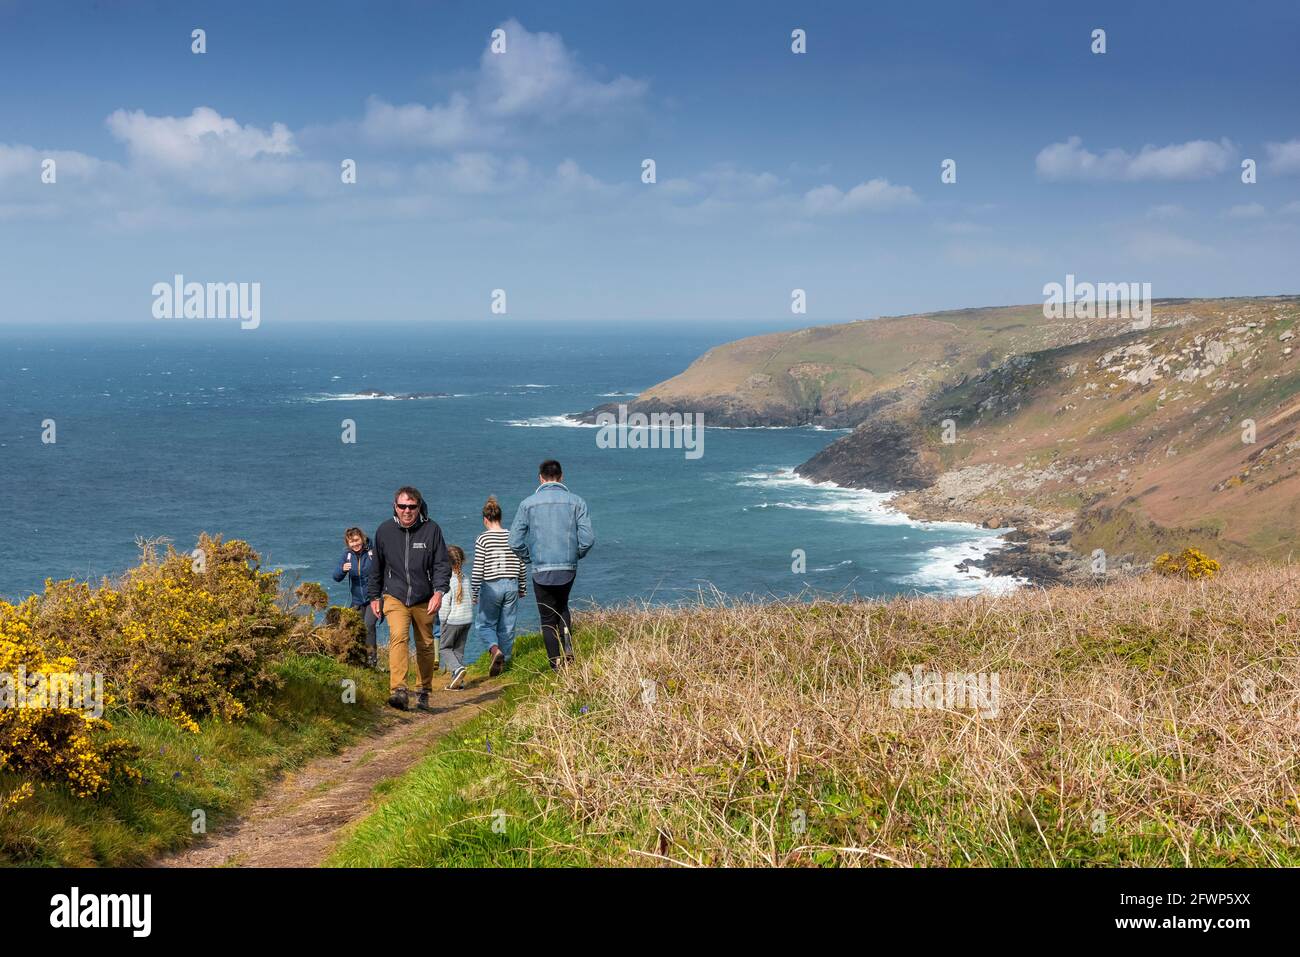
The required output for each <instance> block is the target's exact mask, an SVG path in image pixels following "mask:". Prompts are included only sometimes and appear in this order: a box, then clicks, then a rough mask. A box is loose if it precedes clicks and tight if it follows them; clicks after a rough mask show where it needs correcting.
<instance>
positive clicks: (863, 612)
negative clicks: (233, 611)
mask: <svg viewBox="0 0 1300 957" xmlns="http://www.w3.org/2000/svg"><path fill="white" fill-rule="evenodd" d="M578 641H579V648H580V650H581V651H583V652H584V655H583V657H582V658H581V659H580V661H579V664H578V666H577V667H576V668H574V669H572V670H571V671H569V672H568V673H566V674H564V675H561V676H560V677H559V678H552V677H550V676H549V675H544V674H539V676H538V678H537V680H536V681H534V682H532V683H531V684H530V685H529V686H528V687H527V688H524V689H520V691H519V694H518V695H517V697H516V698H515V699H513V700H512V701H511V702H510V703H509V705H508V706H507V707H505V708H503V709H501V710H500V711H498V712H497V713H495V714H493V715H492V716H490V717H485V718H484V719H481V721H480V723H479V724H478V725H476V726H475V727H473V728H472V729H469V730H468V731H467V732H466V733H465V734H463V735H458V736H455V739H454V740H448V741H446V742H444V744H443V746H442V747H441V748H439V749H438V750H437V751H436V752H435V753H433V754H432V755H431V756H430V758H429V759H428V761H427V762H426V763H425V764H424V765H423V766H421V767H419V768H417V769H415V770H414V771H413V772H412V773H411V774H409V775H408V776H407V777H405V778H403V779H401V780H400V781H398V782H396V784H395V785H394V786H393V787H392V788H391V789H389V790H388V792H387V800H386V803H385V806H384V807H383V808H382V809H381V810H380V811H379V812H377V813H376V814H375V815H374V816H372V817H371V818H370V819H368V820H367V821H366V822H364V823H363V824H362V825H361V827H359V828H358V829H357V830H356V832H354V834H353V836H352V839H351V840H350V841H348V842H347V843H346V844H345V845H344V846H343V847H342V848H341V849H340V851H339V853H338V855H337V856H336V858H335V860H334V863H336V864H401V865H410V866H426V865H445V864H462V865H463V864H492V865H525V864H546V865H574V864H580V865H587V864H620V865H638V864H640V865H650V866H654V865H663V864H676V865H687V866H689V865H777V866H863V865H883V866H916V865H950V866H1000V865H1014V866H1020V865H1041V866H1078V865H1146V866H1198V865H1208V866H1218V865H1296V864H1300V856H1297V848H1300V825H1298V822H1300V812H1298V808H1300V805H1298V803H1297V801H1298V798H1297V793H1298V792H1297V785H1300V763H1298V759H1297V757H1296V755H1297V753H1298V748H1300V726H1298V725H1297V724H1296V722H1295V720H1294V715H1295V709H1296V706H1297V703H1298V701H1300V699H1298V698H1297V694H1298V689H1297V686H1296V683H1295V680H1294V679H1295V676H1294V674H1293V670H1294V662H1295V660H1296V657H1297V655H1298V654H1300V574H1298V573H1297V570H1296V569H1295V568H1294V567H1285V568H1281V569H1277V568H1269V569H1266V570H1251V569H1236V570H1231V569H1230V570H1229V571H1228V572H1226V573H1223V574H1222V576H1221V577H1219V578H1215V579H1213V580H1210V581H1186V580H1181V579H1175V578H1165V577H1160V576H1155V575H1147V576H1143V577H1139V578H1133V579H1129V580H1127V581H1125V582H1122V583H1117V584H1111V585H1108V586H1106V587H1104V588H1078V589H1064V590H1061V589H1053V590H1026V591H1023V592H1019V593H1016V594H1012V595H1009V596H1003V597H999V598H985V597H982V598H963V599H955V600H953V599H949V600H940V599H930V598H917V599H895V600H892V601H888V602H857V603H850V604H841V603H820V602H818V603H814V604H811V605H793V604H792V605H780V604H778V605H769V606H752V605H736V606H730V607H713V608H706V607H699V608H691V609H678V610H673V609H663V608H659V609H648V610H629V611H608V612H601V613H596V614H592V615H587V616H584V618H583V621H582V623H581V626H580V629H579V634H578ZM929 673H936V674H937V675H939V676H941V678H943V679H952V678H953V677H954V676H955V675H957V674H976V673H978V674H982V675H984V676H985V677H986V678H988V677H989V676H990V675H993V674H996V675H997V678H998V685H997V688H998V691H997V696H996V698H993V699H992V701H993V703H994V704H995V707H993V708H991V709H984V710H983V711H981V709H979V708H972V707H968V706H964V705H962V704H961V703H960V702H953V701H951V700H950V701H947V702H938V705H939V706H931V705H933V704H935V702H933V701H929V700H928V699H926V698H921V697H920V696H919V695H918V697H917V698H916V699H913V700H911V701H909V700H904V699H900V698H899V697H898V695H897V691H898V689H899V687H900V677H901V676H908V677H909V678H910V677H912V676H914V675H918V674H919V675H925V674H929ZM909 704H915V705H917V706H914V707H909V706H907V705H909ZM949 705H951V706H949ZM489 745H490V748H489ZM494 825H495V826H494Z"/></svg>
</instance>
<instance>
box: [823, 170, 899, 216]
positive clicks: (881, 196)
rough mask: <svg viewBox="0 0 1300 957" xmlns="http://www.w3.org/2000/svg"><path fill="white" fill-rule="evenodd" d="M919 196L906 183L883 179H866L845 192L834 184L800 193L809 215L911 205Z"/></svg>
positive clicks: (869, 210) (868, 210) (870, 210)
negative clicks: (899, 183) (896, 183)
mask: <svg viewBox="0 0 1300 957" xmlns="http://www.w3.org/2000/svg"><path fill="white" fill-rule="evenodd" d="M919 202H920V198H919V197H918V196H917V195H916V193H914V192H913V191H912V187H910V186H897V185H895V184H893V183H891V182H890V181H889V180H887V179H881V178H876V179H869V180H867V181H866V182H865V183H859V184H858V185H857V186H854V187H853V188H852V189H850V190H849V191H848V192H847V193H845V192H842V191H841V190H840V189H839V188H838V187H835V186H818V187H817V188H816V189H810V190H808V192H806V193H805V194H804V197H803V205H804V210H805V211H806V212H808V213H810V214H812V215H836V214H844V213H856V212H876V211H880V210H885V209H895V208H898V207H900V206H912V205H915V204H916V203H919Z"/></svg>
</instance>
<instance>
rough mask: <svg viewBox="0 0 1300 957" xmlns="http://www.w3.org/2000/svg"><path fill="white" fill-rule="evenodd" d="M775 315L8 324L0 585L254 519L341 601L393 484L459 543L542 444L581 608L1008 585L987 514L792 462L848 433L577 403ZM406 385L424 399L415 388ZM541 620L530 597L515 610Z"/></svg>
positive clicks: (634, 389) (269, 560) (467, 539)
mask: <svg viewBox="0 0 1300 957" xmlns="http://www.w3.org/2000/svg"><path fill="white" fill-rule="evenodd" d="M777 328H783V326H781V325H780V324H777V323H770V322H769V323H758V322H755V323H737V322H705V321H702V322H694V323H685V322H666V323H655V322H617V323H615V322H613V321H610V322H577V321H551V322H534V323H531V324H526V323H522V322H517V321H515V322H512V321H510V320H509V319H508V318H506V317H494V318H493V319H491V320H483V321H479V322H468V321H467V322H443V323H422V322H417V321H360V320H358V321H356V322H352V323H341V322H339V323H320V324H316V323H311V322H298V323H293V324H289V323H286V324H282V325H275V324H273V323H264V324H263V325H261V326H260V327H258V328H256V329H241V328H240V327H239V325H238V323H237V322H221V321H211V320H208V321H203V320H197V321H196V320H159V321H156V322H153V323H149V324H130V323H120V324H119V323H110V322H99V323H86V324H84V325H67V326H57V325H53V326H49V325H47V326H42V325H39V324H32V325H8V326H3V327H0V336H2V337H3V341H4V348H3V351H2V352H0V399H2V401H0V490H2V491H0V534H2V535H3V542H4V545H5V547H4V548H3V551H0V555H2V556H3V557H2V558H0V596H2V597H4V598H6V599H8V600H11V601H13V600H17V599H20V598H22V597H24V596H26V595H28V594H29V593H31V592H32V591H34V590H39V589H40V588H41V587H42V583H43V582H44V581H45V580H46V579H47V578H52V579H64V578H77V579H87V580H92V581H97V580H99V579H101V578H103V577H104V576H109V577H111V576H114V575H116V574H118V573H120V572H122V571H123V570H125V569H126V568H128V567H130V566H131V565H133V564H134V563H135V561H136V560H137V558H138V554H139V551H138V544H137V542H138V540H141V539H165V540H168V541H170V542H172V543H174V544H175V545H176V547H177V548H180V549H183V550H186V551H188V550H190V549H192V548H193V546H194V542H195V540H196V538H197V536H198V535H199V533H200V532H203V531H207V532H210V533H220V534H222V535H224V536H226V537H228V538H241V539H245V540H247V541H248V542H249V543H251V544H252V546H253V547H254V548H255V549H256V550H257V551H258V552H259V553H260V554H261V556H262V563H263V567H266V568H276V569H281V570H282V571H283V578H284V580H285V582H286V583H288V584H293V583H295V582H298V581H316V582H320V583H322V584H323V585H324V586H325V587H326V589H327V590H328V591H329V593H330V595H331V597H332V598H333V599H334V600H335V601H336V602H340V603H342V602H345V601H346V598H347V591H346V586H345V585H344V584H336V583H334V582H333V581H332V579H331V572H332V571H333V568H334V566H335V562H336V561H337V559H338V557H339V556H340V555H341V554H342V551H343V548H344V544H343V531H344V529H345V528H347V527H348V526H352V525H357V526H361V527H362V528H364V529H366V530H367V532H370V533H373V530H374V529H375V528H376V527H377V526H378V525H379V524H380V523H381V522H383V521H384V520H385V519H387V518H388V517H389V516H390V514H391V502H392V495H393V491H394V490H395V489H396V488H397V487H398V486H401V485H414V486H416V487H417V488H419V489H420V490H421V491H422V493H423V494H424V496H425V498H426V499H427V500H428V502H429V504H430V511H431V516H432V517H433V518H434V519H435V520H436V521H437V522H438V523H439V524H440V525H441V526H442V528H443V532H444V535H445V536H446V539H447V541H448V542H449V543H454V544H459V545H460V546H461V547H463V548H464V549H465V550H466V552H467V553H468V552H470V551H471V546H472V545H473V541H474V538H475V536H476V535H477V534H478V533H479V532H480V531H481V530H482V524H481V520H480V509H481V508H482V506H483V502H484V500H485V499H486V498H487V496H488V495H489V494H495V495H496V496H497V498H498V499H500V501H501V504H502V507H503V509H504V511H505V515H506V521H507V523H508V522H509V520H510V518H511V516H512V515H513V514H514V511H515V507H516V505H517V504H518V503H519V502H520V500H521V499H523V498H524V497H525V496H527V495H528V494H530V493H531V492H532V491H533V490H534V488H535V486H536V484H537V480H536V476H537V466H538V463H540V462H541V461H542V460H543V459H547V458H555V459H558V460H559V461H560V462H561V463H562V465H563V467H564V473H565V481H566V484H567V485H568V487H569V488H570V489H571V490H572V491H573V492H576V493H577V494H579V495H581V496H582V497H583V498H585V499H586V501H587V503H588V506H589V508H590V513H591V518H592V523H593V527H594V529H595V535H596V545H595V547H594V548H593V549H592V551H591V553H590V554H589V555H588V556H587V558H586V559H585V560H584V561H583V562H582V565H581V568H580V573H579V575H578V578H577V583H576V585H575V588H574V599H575V607H577V608H579V609H580V608H581V607H583V605H584V604H586V603H599V604H602V605H615V604H621V603H652V604H674V603H682V602H695V601H700V600H701V599H705V600H717V598H718V597H719V596H726V597H730V598H737V599H742V598H743V599H748V600H757V601H771V600H778V599H789V598H796V599H801V600H810V599H811V598H813V597H814V596H872V597H875V596H887V595H896V594H906V593H918V592H919V593H929V594H972V593H976V592H980V591H986V590H993V591H1001V590H1006V589H1009V588H1013V587H1015V583H1014V582H1013V581H1011V580H1008V579H1004V578H997V577H990V576H986V575H984V574H982V573H980V572H978V571H962V570H959V569H958V567H957V566H958V565H959V563H961V562H962V561H963V559H968V558H976V557H978V556H980V555H983V554H985V553H986V552H988V551H989V550H990V549H993V548H996V547H998V546H999V542H998V540H997V538H996V537H995V535H996V533H994V532H991V531H988V530H985V529H981V528H978V527H976V526H973V525H968V524H964V523H955V522H922V521H916V520H913V519H911V518H909V517H908V516H906V515H904V514H902V513H901V512H899V511H898V510H896V509H894V508H892V507H891V506H890V502H889V499H890V497H889V495H887V494H882V493H878V492H872V491H862V490H854V489H846V488H840V487H836V486H834V485H830V484H815V483H813V482H810V481H807V480H805V479H802V478H800V477H798V476H796V475H795V474H794V471H793V470H794V467H795V466H797V465H798V464H799V463H801V462H803V461H805V460H806V459H808V458H809V457H810V456H812V455H813V454H814V453H816V452H817V451H818V450H820V449H821V448H823V447H825V446H826V445H827V444H828V443H830V442H832V441H834V440H835V439H836V438H838V437H839V436H840V435H841V434H843V433H842V432H838V431H833V430H821V429H816V428H810V427H805V428H758V429H727V428H717V427H712V426H709V425H708V421H707V418H706V419H705V429H704V434H703V443H702V446H701V447H700V454H698V455H695V454H693V453H692V454H690V455H688V454H687V453H688V450H687V449H684V448H680V447H678V448H671V447H667V448H665V447H661V448H632V447H626V446H628V445H632V444H634V443H627V442H625V443H621V444H622V445H623V446H624V447H618V445H619V443H613V444H614V447H602V443H601V442H598V441H597V439H598V437H599V435H600V434H601V430H600V429H598V428H596V427H593V426H581V425H576V424H574V423H573V422H571V421H570V420H568V419H567V418H565V415H566V413H571V412H579V411H583V410H586V409H590V408H592V407H594V406H596V405H599V404H601V403H605V402H619V401H630V400H631V399H632V398H633V397H635V396H636V395H637V394H638V393H639V392H640V391H641V390H643V389H646V388H648V387H649V386H651V385H653V384H654V383H657V382H659V381H661V380H663V379H666V378H668V377H670V376H672V375H675V374H676V373H678V372H680V371H682V370H683V369H685V368H686V367H687V366H688V365H689V364H690V363H691V362H692V361H693V360H694V359H695V358H697V357H698V356H699V355H701V354H702V353H704V352H705V351H706V350H708V349H710V348H712V347H713V346H716V345H719V344H721V343H724V342H728V341H730V340H733V339H737V338H740V337H742V336H746V335H753V334H758V333H762V332H770V331H773V330H774V329H777ZM373 393H384V394H386V395H385V396H375V395H374V394H373ZM412 395H423V396H424V397H420V398H400V396H412ZM609 437H610V433H609V432H608V431H607V432H606V438H609ZM349 438H350V439H352V441H345V439H349ZM664 438H668V436H666V435H665V436H664ZM603 444H604V445H606V446H609V445H611V443H610V442H608V441H606V442H604V443H603ZM660 444H661V445H665V444H667V445H671V444H673V443H672V442H661V443H660ZM536 621H537V614H536V609H535V607H533V606H532V604H531V601H530V602H526V603H525V605H524V609H523V615H522V618H521V625H522V626H523V627H525V628H526V627H530V626H535V624H536Z"/></svg>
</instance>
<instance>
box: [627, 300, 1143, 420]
mask: <svg viewBox="0 0 1300 957" xmlns="http://www.w3.org/2000/svg"><path fill="white" fill-rule="evenodd" d="M1122 325H1123V323H1120V322H1118V321H1114V320H1094V321H1090V322H1057V321H1049V320H1046V319H1044V318H1043V314H1042V308H1041V307H1038V306H1034V307H1030V306H1012V307H1003V308H991V309H967V310H961V311H955V312H941V313H932V314H929V315H915V316H899V317H891V318H883V319H873V320H866V321H861V322H850V323H844V324H841V325H833V326H818V327H815V328H810V329H800V330H797V331H794V332H779V333H772V334H769V335H763V336H754V337H752V338H748V339H741V340H738V341H736V342H731V343H727V344H726V345H722V346H718V347H717V348H715V349H711V350H710V351H709V352H707V353H705V354H704V355H703V356H701V357H700V358H699V359H697V360H696V361H695V362H693V363H692V364H691V365H690V367H689V368H687V369H686V370H685V371H684V372H682V373H681V374H680V375H677V376H674V377H673V378H671V379H668V380H667V381H665V382H662V383H660V384H658V385H656V386H654V387H653V388H651V389H648V390H646V391H645V392H643V393H642V394H641V395H640V396H639V398H638V402H637V404H638V405H639V406H647V405H671V406H674V407H680V408H682V409H692V410H699V409H703V410H708V411H710V412H712V413H713V415H712V416H711V420H712V421H714V422H716V423H717V424H719V425H729V424H730V425H745V424H752V422H751V421H750V419H751V417H752V416H754V415H755V414H761V415H763V416H765V417H766V418H765V421H766V422H767V423H768V424H790V425H802V424H817V425H836V426H841V425H845V424H850V425H851V424H856V423H857V421H859V420H860V419H861V418H862V415H863V414H864V413H865V412H866V411H869V410H870V409H871V408H873V407H874V405H875V404H878V403H879V401H880V400H881V399H882V398H888V399H890V400H894V399H899V398H909V399H914V398H918V397H920V396H923V395H925V394H927V393H928V392H929V391H930V390H932V389H934V388H935V387H937V386H939V385H941V384H943V383H945V382H955V381H959V380H960V379H962V378H963V377H964V376H967V375H971V374H975V373H977V372H978V371H980V370H982V369H987V368H989V367H990V366H992V365H995V364H996V363H998V362H1000V361H1002V359H1003V358H1004V357H1005V356H1007V355H1011V354H1015V353H1019V352H1029V351H1035V350H1038V349H1044V348H1049V347H1052V346H1056V345H1063V344H1066V343H1070V342H1076V341H1079V340H1081V339H1085V338H1089V337H1094V336H1098V335H1105V334H1112V333H1114V332H1117V331H1118V330H1119V329H1120V328H1121V327H1122Z"/></svg>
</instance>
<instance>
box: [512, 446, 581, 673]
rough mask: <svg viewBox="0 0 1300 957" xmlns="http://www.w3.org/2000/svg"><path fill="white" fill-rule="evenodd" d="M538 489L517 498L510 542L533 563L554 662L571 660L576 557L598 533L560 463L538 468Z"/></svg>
mask: <svg viewBox="0 0 1300 957" xmlns="http://www.w3.org/2000/svg"><path fill="white" fill-rule="evenodd" d="M537 473H538V474H537V481H538V482H539V483H541V484H539V485H538V486H537V491H536V492H534V493H533V494H532V495H530V496H528V498H526V499H524V500H523V501H522V502H520V503H519V510H518V511H517V512H515V520H514V521H513V522H511V523H510V547H511V548H512V549H513V550H514V552H515V554H516V555H518V556H519V558H520V560H521V561H523V562H526V563H531V564H532V566H533V595H534V596H536V598H537V613H538V615H539V616H541V619H542V641H544V642H545V643H546V656H547V657H548V658H550V659H551V667H552V668H558V667H559V665H560V662H561V660H563V661H564V662H565V663H568V662H571V661H573V638H572V632H573V617H572V615H570V613H569V592H570V591H572V590H573V580H574V578H575V577H577V574H578V561H579V559H581V558H582V557H583V556H584V555H586V554H587V552H589V551H591V546H592V545H594V544H595V543H596V536H595V534H594V533H593V532H592V530H591V519H590V518H588V517H587V503H586V502H584V501H583V500H582V499H581V498H579V497H578V496H577V495H574V494H573V493H572V492H570V491H569V490H568V489H567V488H566V487H565V485H564V482H563V479H564V473H563V471H562V470H561V469H560V463H559V462H557V461H555V459H547V460H546V461H545V462H543V463H542V464H541V465H540V466H539V467H538V469H537Z"/></svg>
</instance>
